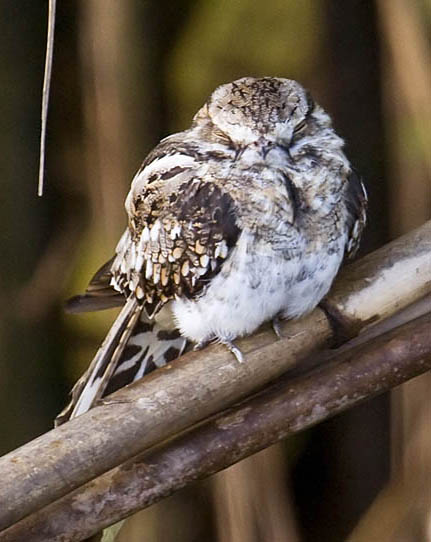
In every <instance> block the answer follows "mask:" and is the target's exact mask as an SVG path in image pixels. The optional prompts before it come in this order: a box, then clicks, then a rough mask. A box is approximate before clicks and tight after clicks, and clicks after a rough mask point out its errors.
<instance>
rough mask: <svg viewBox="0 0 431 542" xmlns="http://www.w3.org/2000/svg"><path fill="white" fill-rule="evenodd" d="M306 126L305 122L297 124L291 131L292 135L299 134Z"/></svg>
mask: <svg viewBox="0 0 431 542" xmlns="http://www.w3.org/2000/svg"><path fill="white" fill-rule="evenodd" d="M306 126H307V120H306V119H304V120H302V121H301V122H300V123H299V124H297V125H296V126H295V129H294V130H293V133H294V134H297V133H299V132H300V131H301V130H303V129H304V128H305V127H306Z"/></svg>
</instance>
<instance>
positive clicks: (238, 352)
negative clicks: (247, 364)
mask: <svg viewBox="0 0 431 542" xmlns="http://www.w3.org/2000/svg"><path fill="white" fill-rule="evenodd" d="M217 342H218V343H220V344H224V346H226V348H227V349H228V350H229V351H230V352H232V354H233V355H234V356H235V357H236V359H237V361H238V363H244V354H243V353H242V352H241V350H240V349H239V348H238V347H237V346H236V344H234V343H233V342H232V341H229V340H228V339H220V338H218V339H217Z"/></svg>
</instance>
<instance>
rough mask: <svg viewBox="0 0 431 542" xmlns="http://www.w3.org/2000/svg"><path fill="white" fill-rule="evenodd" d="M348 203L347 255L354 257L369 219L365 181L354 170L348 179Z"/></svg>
mask: <svg viewBox="0 0 431 542" xmlns="http://www.w3.org/2000/svg"><path fill="white" fill-rule="evenodd" d="M347 183H348V184H347V192H346V205H347V211H348V213H349V238H348V241H347V246H346V256H347V257H348V258H353V257H354V256H355V254H356V252H357V250H358V248H359V244H360V241H361V237H362V232H363V229H364V227H365V224H366V221H367V205H368V197H367V191H366V190H365V186H364V183H363V182H362V181H361V179H360V177H359V175H358V174H357V173H356V171H354V170H352V172H351V173H350V175H349V178H348V180H347Z"/></svg>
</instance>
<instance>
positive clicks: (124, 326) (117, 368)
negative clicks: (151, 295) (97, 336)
mask: <svg viewBox="0 0 431 542" xmlns="http://www.w3.org/2000/svg"><path fill="white" fill-rule="evenodd" d="M186 344H187V340H186V339H184V337H181V336H180V334H179V332H178V330H176V329H175V328H174V326H173V324H172V322H171V321H163V319H162V321H161V322H160V323H158V322H156V321H154V320H149V319H148V317H147V316H146V314H145V312H144V311H143V310H142V306H141V305H140V304H139V303H138V302H137V301H136V299H134V298H130V299H128V300H127V302H126V304H125V305H124V307H123V309H122V310H121V312H120V314H119V315H118V317H117V319H116V320H115V322H114V324H113V325H112V327H111V329H110V331H109V333H108V335H107V336H106V339H105V340H104V341H103V343H102V345H101V346H100V348H99V350H98V351H97V353H96V355H95V357H94V358H93V361H92V362H91V364H90V366H89V368H88V369H87V371H86V372H85V373H84V375H83V376H82V377H81V378H80V379H79V380H78V382H77V383H76V384H75V386H74V387H73V389H72V392H71V395H72V399H71V401H70V403H69V404H68V405H67V407H66V408H65V409H64V410H63V411H62V412H61V413H60V414H59V415H58V416H57V418H56V420H55V424H56V425H61V424H62V423H64V422H66V421H67V420H69V419H70V418H75V417H76V416H79V415H80V414H83V413H84V412H86V411H87V410H89V409H90V408H92V407H93V406H94V405H95V404H96V403H97V401H98V400H100V399H101V398H102V397H104V396H106V395H109V394H110V393H113V392H114V391H116V390H118V389H119V388H121V387H123V386H126V385H127V384H130V383H131V382H134V381H135V380H138V379H139V378H142V376H144V375H145V374H147V373H149V372H150V371H152V370H153V369H155V368H157V367H161V366H163V365H165V364H166V363H168V362H169V361H172V360H173V359H176V358H177V357H179V356H180V355H181V354H182V353H183V351H184V349H185V347H186Z"/></svg>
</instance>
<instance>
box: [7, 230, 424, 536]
mask: <svg viewBox="0 0 431 542" xmlns="http://www.w3.org/2000/svg"><path fill="white" fill-rule="evenodd" d="M430 254H431V222H428V223H426V224H424V225H423V226H422V227H421V228H419V229H417V230H415V231H413V232H411V233H409V234H408V235H406V236H404V237H402V238H400V239H398V240H397V241H394V242H393V243H390V244H389V245H387V246H385V247H383V248H382V249H380V250H378V251H376V252H375V253H373V254H370V255H368V256H367V257H365V258H363V259H362V260H360V261H358V262H356V263H355V264H353V265H351V266H349V267H347V268H346V269H345V270H344V272H343V274H342V276H341V277H340V279H339V280H338V281H337V283H336V284H335V286H334V288H333V290H332V292H331V294H330V296H329V297H328V299H327V300H326V304H325V305H326V311H327V312H328V313H329V314H332V315H334V316H335V317H336V319H337V322H338V331H340V329H339V328H340V326H341V333H338V335H339V336H352V335H354V334H355V333H358V332H359V331H360V330H361V329H363V328H364V327H365V326H367V325H368V324H370V323H371V322H377V321H380V320H381V319H383V318H385V317H387V316H390V315H391V314H393V313H394V312H396V311H397V310H399V309H401V308H403V307H405V306H407V305H408V304H410V303H411V302H413V301H415V300H416V299H419V298H420V297H422V296H424V295H426V294H427V293H429V292H430V291H431V257H430ZM283 332H284V335H285V337H286V338H285V339H283V340H279V341H274V337H273V334H272V332H270V331H260V332H259V333H257V334H255V335H254V336H252V337H249V338H247V339H244V341H243V342H242V343H240V345H241V349H242V350H243V352H244V353H245V355H246V363H244V364H238V363H237V362H235V361H234V360H233V359H232V356H231V355H230V354H229V353H227V352H225V351H224V349H223V348H220V347H211V348H208V349H205V350H204V351H202V352H198V353H190V354H188V355H186V356H184V357H183V358H181V359H180V360H177V361H176V362H174V363H173V364H171V365H169V366H167V367H166V368H163V369H161V370H158V371H156V372H154V373H153V374H151V375H149V377H148V378H145V379H144V380H143V381H141V382H138V383H136V384H134V385H132V386H130V387H128V388H127V389H124V390H121V391H119V392H118V393H116V394H114V395H113V396H112V400H111V401H110V402H109V404H108V405H102V406H99V407H96V408H94V409H92V410H91V411H90V412H88V413H86V414H84V415H83V416H80V417H78V418H76V419H74V420H72V421H71V422H69V423H67V424H65V425H63V426H61V427H59V428H57V429H55V430H53V431H50V432H49V433H47V434H45V435H42V436H41V437H39V438H38V439H35V440H34V441H32V442H30V443H29V444H27V445H25V446H23V447H21V448H20V449H18V450H16V451H14V452H11V453H10V454H8V455H6V456H4V457H3V458H2V459H0V479H1V480H2V485H1V487H0V502H2V507H1V509H0V528H2V529H5V528H6V527H8V526H10V525H11V524H13V523H15V522H17V521H19V520H20V519H22V518H24V517H26V516H27V515H29V514H31V513H33V512H35V511H37V510H39V509H41V508H42V507H44V506H46V505H48V504H49V503H52V502H54V501H56V500H58V499H60V498H61V497H62V496H64V495H66V494H68V493H70V492H71V491H73V490H74V489H76V488H78V487H80V486H82V485H83V484H85V483H87V482H88V481H90V480H93V479H94V478H96V477H97V476H100V475H101V474H103V473H105V472H107V471H108V470H110V469H113V468H114V467H116V466H118V465H121V464H122V463H124V462H126V461H127V460H129V459H131V458H132V457H134V456H136V455H137V454H139V453H142V452H143V451H145V450H148V449H149V448H151V447H152V446H154V445H156V444H159V443H160V442H162V441H164V440H166V439H168V438H171V437H173V436H174V435H177V434H178V433H180V432H181V431H183V430H185V429H187V428H189V427H191V426H192V425H193V424H195V423H197V422H199V421H202V420H204V419H206V418H208V417H209V416H211V415H213V414H215V413H217V412H219V411H220V410H222V409H224V408H226V407H228V406H230V405H232V404H233V403H235V402H237V401H238V400H240V399H242V398H244V397H246V396H247V395H249V394H250V393H252V392H254V391H255V390H257V389H259V388H261V387H262V386H264V385H266V384H268V383H269V382H270V381H272V380H274V379H275V378H277V377H279V376H280V375H281V374H282V373H283V372H285V371H286V370H287V369H289V368H290V367H292V366H293V365H294V364H296V363H298V362H299V361H301V360H303V359H304V358H305V357H307V356H308V355H310V354H311V353H312V352H314V351H316V350H317V349H320V348H322V347H323V346H324V345H326V344H327V343H328V341H330V340H331V339H332V338H333V332H332V327H331V325H330V323H329V321H328V320H327V317H326V316H325V314H324V313H323V311H322V310H320V309H316V310H315V311H314V312H313V313H312V314H310V315H309V316H308V317H306V318H303V319H301V320H300V321H297V322H289V323H286V324H285V325H284V327H283ZM352 385H353V383H352ZM261 436H262V439H263V435H261ZM91 513H92V512H90V514H91ZM4 536H6V535H5V534H3V535H1V534H0V540H3V539H4V540H6V538H4ZM66 539H71V538H66ZM71 540H72V539H71Z"/></svg>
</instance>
